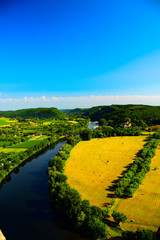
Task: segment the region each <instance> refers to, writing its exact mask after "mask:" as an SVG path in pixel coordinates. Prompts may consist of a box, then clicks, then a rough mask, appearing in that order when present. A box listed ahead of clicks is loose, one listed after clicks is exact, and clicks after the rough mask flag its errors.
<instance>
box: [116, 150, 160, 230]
mask: <svg viewBox="0 0 160 240" xmlns="http://www.w3.org/2000/svg"><path fill="white" fill-rule="evenodd" d="M116 208H117V211H123V213H124V214H126V215H127V217H128V223H125V224H123V228H124V229H128V228H130V229H132V230H135V228H137V227H139V228H141V227H143V228H145V227H147V228H150V229H153V230H157V228H158V227H159V226H160V147H158V148H157V149H156V155H155V157H153V159H152V163H151V170H150V172H148V173H147V174H146V177H145V179H144V180H143V183H142V184H141V185H140V187H139V189H138V190H137V191H136V192H135V194H134V196H133V198H130V199H124V200H120V201H119V202H118V205H117V207H116ZM131 220H132V221H134V223H132V222H129V221H131Z"/></svg>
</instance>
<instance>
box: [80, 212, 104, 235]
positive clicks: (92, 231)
mask: <svg viewBox="0 0 160 240" xmlns="http://www.w3.org/2000/svg"><path fill="white" fill-rule="evenodd" d="M84 230H85V232H86V233H87V235H89V236H90V237H92V238H96V239H97V238H98V239H102V238H106V237H107V235H108V232H107V225H106V224H105V223H103V222H102V221H101V220H100V219H98V218H96V217H95V216H90V217H89V218H88V219H87V220H86V221H84Z"/></svg>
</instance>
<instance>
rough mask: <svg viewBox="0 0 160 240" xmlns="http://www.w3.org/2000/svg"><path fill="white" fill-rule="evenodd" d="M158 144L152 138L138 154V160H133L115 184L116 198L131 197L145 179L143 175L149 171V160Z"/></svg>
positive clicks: (156, 140) (157, 141)
mask: <svg viewBox="0 0 160 240" xmlns="http://www.w3.org/2000/svg"><path fill="white" fill-rule="evenodd" d="M158 144H159V140H158V139H154V138H153V139H151V140H150V141H149V142H148V143H147V144H146V145H145V146H144V148H143V150H141V151H140V152H139V154H138V158H137V159H135V161H134V162H133V164H131V166H130V167H129V168H128V169H127V170H126V171H125V172H124V174H123V176H122V177H121V178H120V179H119V180H118V182H117V183H116V190H115V194H116V196H118V197H133V194H134V192H135V191H136V190H137V189H138V188H139V185H140V184H141V183H142V181H143V179H144V178H145V174H146V173H147V172H149V171H150V164H151V159H152V158H153V157H154V155H155V149H156V148H157V146H158Z"/></svg>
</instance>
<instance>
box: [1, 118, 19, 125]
mask: <svg viewBox="0 0 160 240" xmlns="http://www.w3.org/2000/svg"><path fill="white" fill-rule="evenodd" d="M13 123H17V120H10V119H9V118H5V117H1V118H0V127H6V126H10V125H11V124H13Z"/></svg>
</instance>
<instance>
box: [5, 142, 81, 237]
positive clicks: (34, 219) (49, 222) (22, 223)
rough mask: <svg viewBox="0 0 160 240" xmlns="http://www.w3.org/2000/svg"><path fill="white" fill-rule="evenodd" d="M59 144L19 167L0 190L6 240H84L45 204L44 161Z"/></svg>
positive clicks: (49, 157)
mask: <svg viewBox="0 0 160 240" xmlns="http://www.w3.org/2000/svg"><path fill="white" fill-rule="evenodd" d="M63 144H65V141H61V142H59V143H57V144H56V145H55V146H53V147H52V148H51V149H48V150H47V151H46V152H43V153H41V154H40V155H39V156H38V157H35V158H33V159H32V160H31V161H29V162H27V163H26V164H24V166H21V167H19V168H18V169H17V170H16V171H17V172H16V173H14V172H13V173H12V174H11V175H10V179H9V180H8V181H6V182H5V183H4V184H2V186H1V187H0V228H1V229H2V232H3V233H4V235H5V237H6V238H7V240H85V238H83V237H81V236H79V235H78V234H76V233H73V232H72V231H70V230H68V229H69V227H67V226H66V224H64V222H63V219H62V217H59V216H58V213H57V212H56V211H53V210H52V209H51V207H50V204H49V191H48V175H47V173H46V172H47V168H48V161H49V160H51V158H53V157H54V156H55V155H56V154H57V152H58V151H59V149H60V147H61V146H62V145H63ZM62 222H63V223H62Z"/></svg>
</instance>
